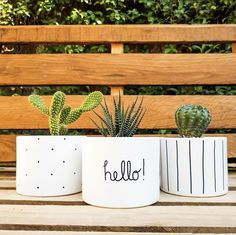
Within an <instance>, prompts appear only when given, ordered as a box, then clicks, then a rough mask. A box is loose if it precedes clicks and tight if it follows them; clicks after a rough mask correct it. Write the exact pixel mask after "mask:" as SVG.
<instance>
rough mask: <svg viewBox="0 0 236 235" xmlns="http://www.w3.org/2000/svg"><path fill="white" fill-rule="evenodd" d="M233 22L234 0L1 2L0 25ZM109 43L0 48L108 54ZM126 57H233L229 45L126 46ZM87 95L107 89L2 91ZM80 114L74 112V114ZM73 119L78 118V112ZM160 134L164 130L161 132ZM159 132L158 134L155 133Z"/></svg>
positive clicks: (222, 89)
mask: <svg viewBox="0 0 236 235" xmlns="http://www.w3.org/2000/svg"><path fill="white" fill-rule="evenodd" d="M206 23H207V24H222V23H226V24H230V23H236V1H235V0H198V1H194V0H179V1H176V0H162V1H157V0H130V1H125V0H118V1H117V0H17V1H15V0H0V25H39V24H44V25H52V24H53V25H60V24H206ZM109 51H110V47H109V45H14V46H13V45H2V46H1V45H0V52H1V53H68V54H71V53H106V52H109ZM125 52H126V53H140V52H141V53H183V52H184V53H229V52H231V45H230V44H197V45H175V44H165V45H125ZM59 89H60V90H61V91H63V92H65V93H66V94H78V93H79V94H87V93H90V92H92V91H94V90H98V89H99V90H101V91H102V92H103V93H104V94H108V93H109V89H108V88H107V87H106V88H101V87H91V86H90V87H88V86H83V87H80V86H66V87H57V86H56V87H51V86H48V87H46V86H44V87H21V86H16V87H1V88H0V95H29V94H31V93H36V94H40V95H51V94H53V93H54V92H55V91H57V90H59ZM125 94H133V95H137V94H143V95H162V94H163V95H185V94H188V95H198V94H204V95H235V94H236V86H129V87H126V88H125ZM75 113H76V111H75ZM75 115H78V113H77V114H75ZM161 131H162V130H161ZM155 132H156V131H155V130H154V131H153V133H155Z"/></svg>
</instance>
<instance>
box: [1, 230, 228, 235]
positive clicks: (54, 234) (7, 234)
mask: <svg viewBox="0 0 236 235" xmlns="http://www.w3.org/2000/svg"><path fill="white" fill-rule="evenodd" d="M0 234H2V235H65V232H63V231H20V230H18V231H6V230H0ZM66 234H67V235H176V233H155V234H153V233H147V232H141V233H133V232H127V233H126V232H106V233H105V234H104V232H86V233H85V232H73V231H67V232H66ZM178 234H179V235H192V233H178ZM227 234H228V233H221V235H227ZM201 235H212V233H201Z"/></svg>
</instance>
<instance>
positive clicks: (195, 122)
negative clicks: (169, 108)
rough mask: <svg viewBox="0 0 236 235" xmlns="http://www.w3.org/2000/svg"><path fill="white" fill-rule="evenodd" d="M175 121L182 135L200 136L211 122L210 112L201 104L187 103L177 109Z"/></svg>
mask: <svg viewBox="0 0 236 235" xmlns="http://www.w3.org/2000/svg"><path fill="white" fill-rule="evenodd" d="M175 121H176V125H177V128H178V132H179V134H180V136H182V137H201V136H202V134H203V133H204V132H205V131H206V129H207V127H208V125H209V124H210V122H211V114H210V112H209V111H208V110H207V108H204V107H202V106H201V105H193V104H187V105H183V106H181V107H180V108H178V109H177V111H176V113H175Z"/></svg>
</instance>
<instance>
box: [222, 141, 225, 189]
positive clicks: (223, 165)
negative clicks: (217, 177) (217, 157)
mask: <svg viewBox="0 0 236 235" xmlns="http://www.w3.org/2000/svg"><path fill="white" fill-rule="evenodd" d="M222 174H223V190H225V158H224V140H222Z"/></svg>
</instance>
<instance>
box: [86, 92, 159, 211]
mask: <svg viewBox="0 0 236 235" xmlns="http://www.w3.org/2000/svg"><path fill="white" fill-rule="evenodd" d="M142 104H143V99H142V100H141V101H140V102H139V101H138V97H137V98H136V99H135V101H134V102H133V103H132V104H131V105H130V106H129V107H127V108H126V109H125V108H124V103H123V101H122V98H121V96H120V95H119V97H118V100H117V99H116V98H113V110H112V111H113V112H112V111H111V110H110V109H109V108H108V106H107V103H106V100H105V99H104V104H100V106H101V109H102V111H103V116H101V115H99V114H98V113H96V112H94V113H95V115H96V116H97V117H98V119H99V120H100V122H99V124H98V123H97V122H95V121H94V120H93V123H94V124H95V125H96V126H97V128H98V130H99V132H100V133H101V134H102V135H103V137H88V138H86V139H84V140H83V150H82V152H83V153H82V166H83V172H82V175H83V177H82V181H83V184H82V185H83V188H82V191H83V200H84V201H85V202H87V203H89V204H91V205H95V206H101V207H110V208H130V207H140V206H146V205H150V204H153V203H155V202H157V201H158V200H159V191H160V187H159V154H160V141H159V138H154V137H132V136H133V135H134V134H135V133H136V131H137V129H138V126H139V124H140V123H141V121H142V119H143V116H144V109H143V107H142Z"/></svg>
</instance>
